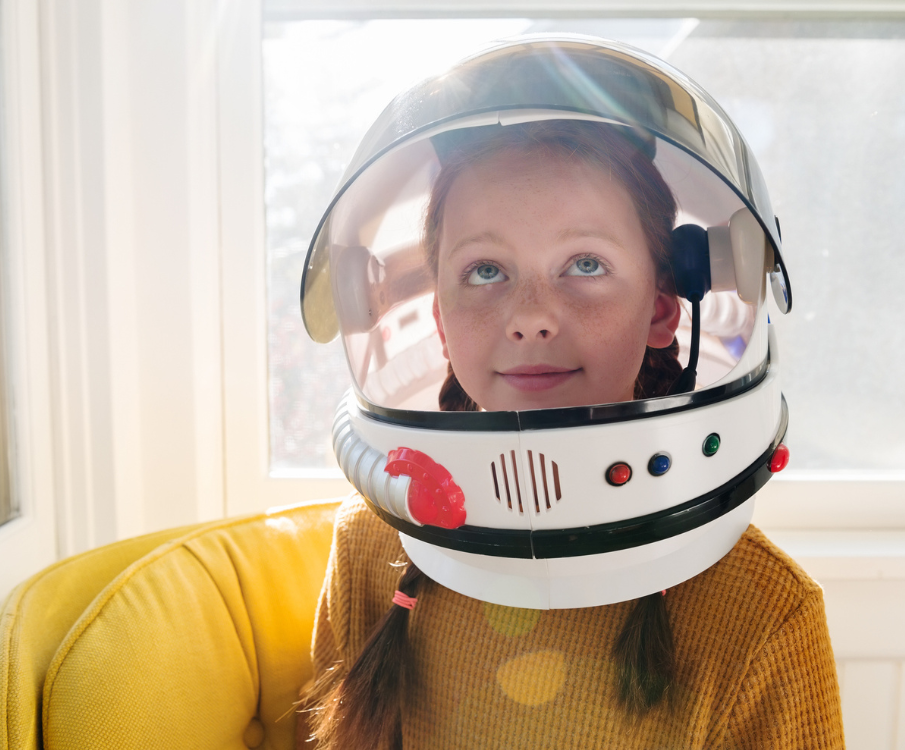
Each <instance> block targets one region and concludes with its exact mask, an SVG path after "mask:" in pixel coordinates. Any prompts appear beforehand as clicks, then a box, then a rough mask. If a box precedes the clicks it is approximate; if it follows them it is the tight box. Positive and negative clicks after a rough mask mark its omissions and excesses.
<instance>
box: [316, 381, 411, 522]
mask: <svg viewBox="0 0 905 750" xmlns="http://www.w3.org/2000/svg"><path fill="white" fill-rule="evenodd" d="M333 452H334V453H335V454H336V460H337V462H338V463H339V466H340V468H341V469H342V470H343V474H345V475H346V478H347V479H348V480H349V481H350V482H351V483H352V486H353V487H355V489H357V490H358V491H359V492H360V493H361V494H362V495H364V496H365V497H366V498H367V499H368V500H370V501H371V502H372V503H374V505H376V506H378V507H379V508H383V510H385V511H387V512H388V513H392V514H393V515H394V516H397V517H398V518H402V519H404V520H406V521H410V522H411V523H416V524H418V522H417V521H416V520H415V519H414V518H412V516H411V515H410V514H409V512H408V503H407V502H406V498H407V496H408V490H409V485H410V484H411V482H412V479H411V477H407V476H399V477H394V476H390V475H389V474H387V473H386V465H387V457H386V455H384V454H383V453H381V452H380V451H378V450H375V449H374V448H372V447H371V446H370V445H368V444H367V443H366V442H365V441H364V440H362V439H361V438H360V437H358V435H356V434H355V430H353V429H352V418H351V417H350V416H349V412H348V408H347V400H346V399H343V400H342V402H341V403H340V406H339V408H338V409H337V410H336V417H335V418H334V420H333ZM418 525H419V526H420V525H421V524H418Z"/></svg>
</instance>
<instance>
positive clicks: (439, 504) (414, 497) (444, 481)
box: [386, 448, 465, 529]
mask: <svg viewBox="0 0 905 750" xmlns="http://www.w3.org/2000/svg"><path fill="white" fill-rule="evenodd" d="M386 472H387V474H390V475H391V476H394V477H398V476H407V477H411V478H412V483H411V485H410V486H409V492H408V507H409V512H410V513H411V514H412V518H414V519H415V520H416V521H418V523H422V524H425V525H427V526H440V527H441V528H444V529H457V528H459V527H460V526H462V525H464V523H465V494H464V493H463V492H462V489H461V488H460V487H459V485H457V484H456V483H455V482H454V481H453V478H452V475H451V474H450V473H449V472H448V471H447V470H446V469H444V468H443V467H442V466H441V465H440V464H438V463H437V462H436V461H434V460H433V459H432V458H431V457H430V456H428V455H427V454H426V453H422V452H421V451H416V450H415V449H413V448H396V449H395V450H392V451H390V453H389V455H388V456H387V466H386Z"/></svg>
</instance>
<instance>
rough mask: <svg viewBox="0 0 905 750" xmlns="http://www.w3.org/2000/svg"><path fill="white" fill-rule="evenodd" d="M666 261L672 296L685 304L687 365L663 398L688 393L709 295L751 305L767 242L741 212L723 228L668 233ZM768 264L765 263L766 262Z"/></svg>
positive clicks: (760, 283) (760, 282) (768, 256)
mask: <svg viewBox="0 0 905 750" xmlns="http://www.w3.org/2000/svg"><path fill="white" fill-rule="evenodd" d="M670 257H671V260H672V269H673V278H674V280H675V285H676V293H677V294H678V295H679V296H680V297H682V298H684V299H686V300H688V301H689V302H691V347H690V349H689V355H688V365H687V366H686V367H685V369H684V370H683V371H682V373H681V374H680V375H679V377H678V378H676V380H675V382H674V383H673V384H672V386H670V389H669V395H670V396H672V395H675V394H677V393H686V392H688V391H692V390H694V387H695V381H696V379H697V364H698V352H699V349H700V340H701V310H700V302H701V300H702V299H703V298H704V295H705V294H707V292H709V291H715V292H720V291H729V290H732V289H735V290H736V291H737V293H738V296H739V297H740V298H741V300H742V301H743V302H745V303H746V304H749V305H755V304H757V303H758V302H759V301H760V299H761V296H762V294H763V289H764V279H765V273H766V271H767V270H768V269H770V268H771V267H772V266H773V253H772V252H768V245H767V238H766V235H765V234H764V230H763V229H762V228H761V226H760V224H759V223H758V221H757V219H756V218H755V217H754V214H752V213H751V211H750V210H749V209H748V208H741V209H739V210H738V211H736V212H735V213H734V214H733V215H732V217H731V218H730V219H729V225H728V226H725V227H722V226H718V227H710V228H708V229H704V228H703V227H700V226H698V225H697V224H683V225H682V226H678V227H676V228H675V229H673V231H672V239H671V248H670ZM768 260H769V263H768V262H767V261H768Z"/></svg>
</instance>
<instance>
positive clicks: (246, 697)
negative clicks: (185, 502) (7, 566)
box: [0, 501, 338, 750]
mask: <svg viewBox="0 0 905 750" xmlns="http://www.w3.org/2000/svg"><path fill="white" fill-rule="evenodd" d="M337 505H338V502H337V501H329V502H321V503H309V504H303V505H300V506H295V507H292V508H287V509H282V510H279V511H276V512H272V513H269V514H264V515H260V516H253V517H249V518H240V519H235V520H227V521H219V522H214V523H209V524H201V525H199V526H196V527H190V528H189V529H178V530H173V531H170V532H162V533H160V534H154V535H149V536H147V537H140V538H138V539H134V540H127V541H125V542H119V543H117V544H114V545H110V546H108V547H104V548H101V549H98V550H92V551H91V552H88V553H85V554H84V555H79V556H77V557H74V558H70V559H69V560H64V561H62V562H61V563H57V564H56V565H54V566H51V567H50V568H48V569H47V570H46V571H43V572H42V573H40V574H38V575H37V576H35V577H33V578H31V579H30V580H28V581H26V582H25V583H23V584H21V585H20V586H18V587H17V588H16V589H15V590H14V591H13V592H12V593H11V594H10V596H9V597H8V599H7V601H6V603H5V604H4V607H3V611H2V620H0V639H2V640H0V647H2V651H0V709H2V717H3V719H2V720H3V722H4V724H5V726H0V750H38V749H39V748H44V750H63V749H64V748H72V749H78V750H86V749H87V748H92V749H97V748H108V747H109V748H142V749H143V750H144V749H145V748H170V749H179V748H193V749H203V748H218V749H220V748H236V750H244V748H255V747H256V748H264V749H266V750H271V749H273V750H276V749H278V748H280V749H283V750H288V749H289V748H292V747H293V746H294V735H295V724H296V717H295V713H294V711H293V710H292V709H293V703H294V702H295V701H296V700H297V698H298V691H299V688H300V686H301V685H303V684H304V683H305V682H306V681H307V680H308V679H309V678H310V676H311V665H310V661H309V651H308V648H309V642H310V639H311V630H312V627H313V624H314V612H315V606H316V602H317V595H318V592H319V590H320V586H321V581H322V580H323V576H324V570H325V568H326V563H327V555H328V552H329V548H330V540H331V535H332V523H333V515H334V512H335V510H336V507H337Z"/></svg>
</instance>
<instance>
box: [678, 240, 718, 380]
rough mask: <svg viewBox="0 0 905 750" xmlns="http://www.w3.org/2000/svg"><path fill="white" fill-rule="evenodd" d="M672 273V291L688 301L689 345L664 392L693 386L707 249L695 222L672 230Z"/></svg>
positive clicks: (706, 277) (707, 273) (706, 287)
mask: <svg viewBox="0 0 905 750" xmlns="http://www.w3.org/2000/svg"><path fill="white" fill-rule="evenodd" d="M670 258H671V260H672V273H673V279H674V280H675V285H676V294H678V295H679V296H680V297H682V298H683V299H687V300H688V301H689V302H691V348H690V350H689V355H688V366H687V367H686V368H685V369H684V370H682V372H681V374H680V375H679V377H678V378H676V379H675V381H673V384H672V385H671V386H670V387H669V391H668V392H667V395H668V396H674V395H675V394H677V393H687V392H688V391H692V390H694V386H695V381H696V380H697V367H698V352H699V350H700V341H701V300H702V299H703V298H704V295H705V294H707V292H709V291H710V250H709V246H708V240H707V230H706V229H704V228H703V227H699V226H698V225H697V224H683V225H682V226H680V227H676V228H675V229H673V230H672V237H671V252H670Z"/></svg>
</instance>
